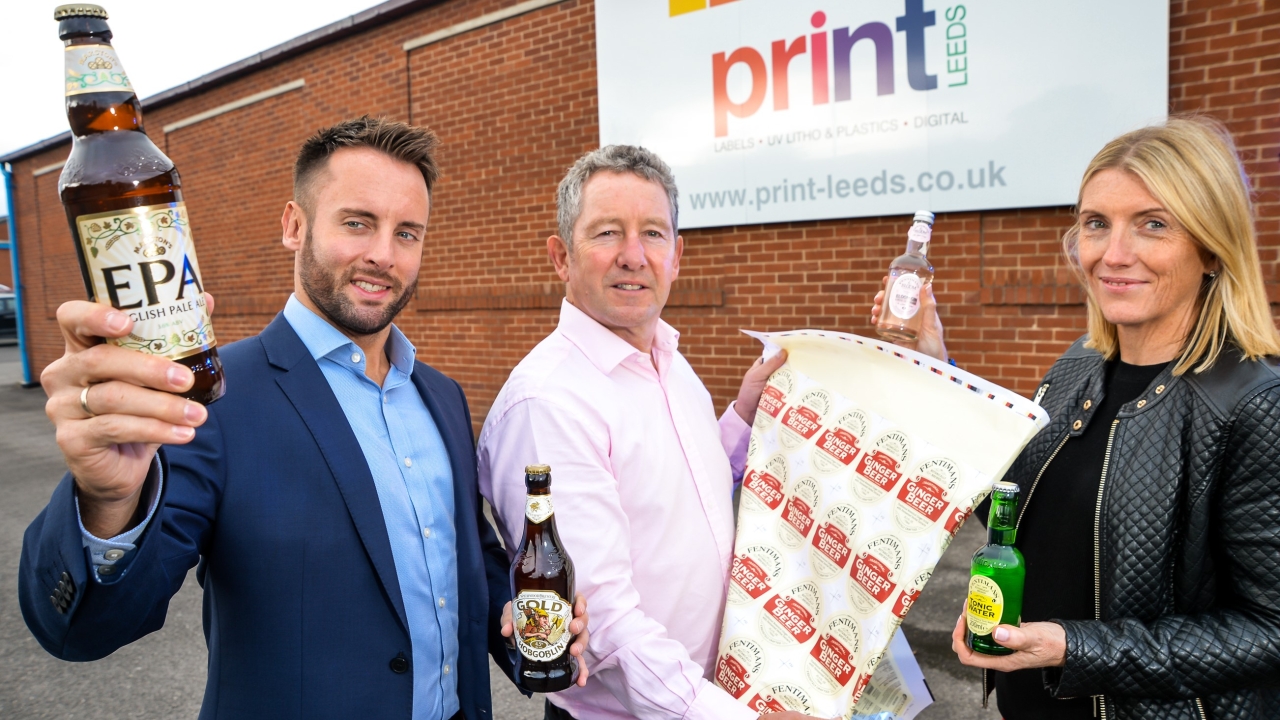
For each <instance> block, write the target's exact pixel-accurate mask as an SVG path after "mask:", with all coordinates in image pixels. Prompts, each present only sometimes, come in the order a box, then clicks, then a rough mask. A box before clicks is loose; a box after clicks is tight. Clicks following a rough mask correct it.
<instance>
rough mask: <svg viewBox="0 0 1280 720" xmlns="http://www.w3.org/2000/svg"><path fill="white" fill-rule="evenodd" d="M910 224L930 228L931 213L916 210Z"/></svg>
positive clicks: (931, 221) (931, 224)
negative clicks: (921, 224) (920, 224)
mask: <svg viewBox="0 0 1280 720" xmlns="http://www.w3.org/2000/svg"><path fill="white" fill-rule="evenodd" d="M911 222H912V224H915V223H924V224H925V225H928V226H930V227H932V226H933V213H931V212H929V211H928V210H917V211H916V215H915V217H913V218H911Z"/></svg>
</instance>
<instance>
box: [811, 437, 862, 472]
mask: <svg viewBox="0 0 1280 720" xmlns="http://www.w3.org/2000/svg"><path fill="white" fill-rule="evenodd" d="M818 449H819V450H822V451H823V452H825V453H826V454H828V455H830V456H831V457H833V458H835V459H836V460H838V461H840V463H841V464H843V465H846V466H847V465H850V464H852V463H853V461H854V459H855V458H857V457H858V439H857V438H855V437H854V436H853V433H851V432H849V431H848V430H845V429H844V428H836V429H835V430H828V431H826V432H825V433H823V434H822V438H821V439H820V440H818Z"/></svg>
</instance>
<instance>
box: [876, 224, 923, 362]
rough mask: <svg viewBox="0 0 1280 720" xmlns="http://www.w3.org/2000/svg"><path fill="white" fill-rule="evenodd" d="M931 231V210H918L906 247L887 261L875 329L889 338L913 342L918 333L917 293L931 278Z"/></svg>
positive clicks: (918, 293)
mask: <svg viewBox="0 0 1280 720" xmlns="http://www.w3.org/2000/svg"><path fill="white" fill-rule="evenodd" d="M932 234H933V213H931V212H929V211H927V210H920V211H918V212H917V213H916V214H915V217H914V218H912V220H911V229H910V230H908V231H907V251H906V252H905V253H903V254H901V255H899V256H898V257H897V258H895V259H894V261H893V262H892V263H889V278H888V280H886V281H885V284H884V305H883V306H882V309H881V311H880V322H878V323H876V332H877V333H878V334H879V335H880V336H881V337H886V338H889V339H891V340H903V341H906V342H912V341H914V340H915V339H916V337H917V336H918V335H919V334H920V322H921V320H923V316H921V315H920V293H921V292H923V291H924V289H925V288H926V287H927V286H929V285H930V284H931V283H932V282H933V265H930V264H929V257H928V254H929V238H930V237H931V236H932Z"/></svg>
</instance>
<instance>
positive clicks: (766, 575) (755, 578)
mask: <svg viewBox="0 0 1280 720" xmlns="http://www.w3.org/2000/svg"><path fill="white" fill-rule="evenodd" d="M782 568H783V565H782V554H781V553H779V552H778V551H777V550H774V549H773V548H771V547H769V546H768V545H752V546H751V547H748V548H747V552H746V554H745V555H734V556H733V566H732V567H731V568H730V570H729V602H731V603H735V604H738V605H741V604H743V603H749V602H751V601H752V600H755V599H756V598H758V597H760V596H761V595H764V594H765V593H767V592H769V590H771V589H772V588H773V582H774V581H775V580H777V579H778V576H779V575H781V574H782Z"/></svg>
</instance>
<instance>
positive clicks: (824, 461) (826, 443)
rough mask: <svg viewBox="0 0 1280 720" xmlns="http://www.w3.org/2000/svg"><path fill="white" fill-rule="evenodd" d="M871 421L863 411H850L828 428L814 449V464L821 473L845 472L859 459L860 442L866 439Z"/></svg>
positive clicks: (819, 437)
mask: <svg viewBox="0 0 1280 720" xmlns="http://www.w3.org/2000/svg"><path fill="white" fill-rule="evenodd" d="M870 424H871V421H870V420H869V419H868V418H867V414H866V413H864V412H863V411H861V410H850V411H849V412H847V413H845V414H843V415H841V416H840V418H839V419H838V420H836V422H835V425H834V426H832V427H829V428H826V429H825V430H823V431H822V433H821V434H820V435H819V436H818V444H817V445H816V446H814V448H813V453H812V455H813V464H814V467H816V468H818V470H819V471H821V472H824V473H832V472H837V471H840V470H844V469H846V468H848V467H850V466H852V465H853V461H854V460H857V459H858V453H859V452H861V451H860V449H859V448H858V442H859V440H860V439H861V438H864V437H866V435H867V428H868V427H869V426H870Z"/></svg>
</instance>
